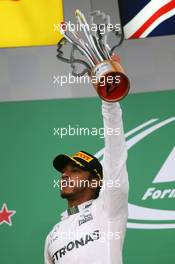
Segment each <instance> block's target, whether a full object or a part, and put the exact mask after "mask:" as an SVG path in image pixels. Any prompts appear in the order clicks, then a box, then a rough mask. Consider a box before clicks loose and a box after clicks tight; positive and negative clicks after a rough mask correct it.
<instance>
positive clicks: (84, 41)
mask: <svg viewBox="0 0 175 264" xmlns="http://www.w3.org/2000/svg"><path fill="white" fill-rule="evenodd" d="M75 16H76V19H77V25H78V26H79V27H78V29H77V28H76V29H75V27H72V26H71V25H70V24H68V23H67V22H63V23H61V25H60V32H61V34H62V35H63V38H62V39H61V40H60V41H59V43H58V49H57V51H58V54H57V58H58V59H60V60H62V61H64V62H66V63H69V64H70V65H71V68H72V75H74V76H76V77H77V76H78V77H80V76H83V75H85V74H88V75H89V76H90V78H91V81H92V83H93V86H94V87H95V89H96V91H97V93H98V95H99V96H100V98H101V99H103V100H105V101H107V102H116V101H119V100H121V99H122V98H123V97H125V96H126V95H127V94H128V92H129V89H130V82H129V79H128V77H127V76H126V74H125V71H124V69H123V67H122V66H121V64H120V59H119V57H118V56H117V55H116V54H115V50H116V49H117V48H118V47H119V46H120V45H121V44H122V42H123V40H124V34H123V31H122V30H121V32H119V30H116V29H115V28H112V30H109V25H111V23H110V16H109V15H106V14H105V13H104V12H101V11H99V10H97V11H93V12H92V13H91V14H90V24H88V23H87V20H86V18H85V16H84V14H83V13H82V12H81V11H80V10H76V11H75ZM95 17H96V18H98V19H101V21H102V23H100V24H96V23H95V22H94V21H95ZM72 25H73V24H72ZM93 29H94V30H93ZM102 29H103V30H102ZM109 34H113V35H114V36H115V43H116V44H115V46H113V47H112V48H111V47H110V46H109V44H108V37H109ZM67 45H70V58H67V57H65V56H64V52H63V47H64V46H67ZM75 53H79V54H80V55H81V57H83V59H80V58H75V57H76V56H77V54H75ZM77 65H81V66H83V69H82V70H81V71H79V72H78V66H77Z"/></svg>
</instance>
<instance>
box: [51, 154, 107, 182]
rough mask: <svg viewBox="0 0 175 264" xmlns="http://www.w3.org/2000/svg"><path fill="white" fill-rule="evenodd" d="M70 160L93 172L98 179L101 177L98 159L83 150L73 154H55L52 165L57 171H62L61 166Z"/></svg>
mask: <svg viewBox="0 0 175 264" xmlns="http://www.w3.org/2000/svg"><path fill="white" fill-rule="evenodd" d="M70 161H73V162H74V163H75V164H76V165H78V166H80V167H82V168H83V169H85V170H87V171H91V172H93V173H94V174H95V175H96V176H97V177H99V178H100V179H102V178H103V168H102V165H101V163H100V162H99V160H98V159H97V158H96V157H94V156H93V155H91V154H89V153H87V152H85V151H83V150H81V151H79V152H77V153H75V154H74V155H73V156H69V155H66V154H60V155H58V156H56V157H55V159H54V160H53V166H54V168H55V169H56V170H57V171H60V172H62V170H63V168H64V167H65V166H66V164H67V163H68V162H70Z"/></svg>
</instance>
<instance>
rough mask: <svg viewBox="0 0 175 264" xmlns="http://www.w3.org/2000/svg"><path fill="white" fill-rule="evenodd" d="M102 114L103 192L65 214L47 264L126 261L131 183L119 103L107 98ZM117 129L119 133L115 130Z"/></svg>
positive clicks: (50, 241)
mask: <svg viewBox="0 0 175 264" xmlns="http://www.w3.org/2000/svg"><path fill="white" fill-rule="evenodd" d="M102 114H103V121H104V128H105V131H106V135H105V148H104V156H103V162H102V163H103V186H102V189H101V191H100V195H99V197H98V198H96V199H92V200H89V201H86V202H85V203H82V204H80V205H79V206H78V209H79V212H78V213H75V214H72V215H68V212H67V210H66V211H64V212H63V213H62V214H61V221H60V222H59V223H58V224H56V225H55V226H54V227H53V229H52V231H51V232H50V233H49V235H48V236H47V238H46V241H45V250H44V258H45V264H51V263H53V264H122V247H123V241H124V237H125V230H126V223H127V217H128V190H129V184H128V175H127V170H126V159H127V150H126V144H125V139H124V133H123V124H122V111H121V108H120V105H119V103H107V102H104V101H103V102H102ZM108 128H110V129H109V131H108ZM116 129H119V133H114V132H113V133H112V130H113V131H115V130H116ZM108 132H110V133H108Z"/></svg>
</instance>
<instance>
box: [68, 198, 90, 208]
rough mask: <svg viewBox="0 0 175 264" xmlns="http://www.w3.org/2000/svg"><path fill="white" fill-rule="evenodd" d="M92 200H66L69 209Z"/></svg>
mask: <svg viewBox="0 0 175 264" xmlns="http://www.w3.org/2000/svg"><path fill="white" fill-rule="evenodd" d="M91 199H92V198H83V197H82V198H81V199H76V200H68V208H71V207H75V206H77V205H80V204H82V203H85V202H87V201H89V200H91Z"/></svg>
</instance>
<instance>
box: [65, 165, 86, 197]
mask: <svg viewBox="0 0 175 264" xmlns="http://www.w3.org/2000/svg"><path fill="white" fill-rule="evenodd" d="M89 177H90V172H89V171H86V170H83V169H82V168H81V167H79V166H77V165H75V164H74V163H72V162H70V163H68V164H67V165H66V166H65V167H64V169H63V172H62V176H61V183H60V192H61V197H62V198H76V197H78V196H79V195H80V194H81V193H83V192H84V191H85V189H86V190H87V189H88V188H89V187H90V182H89Z"/></svg>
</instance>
